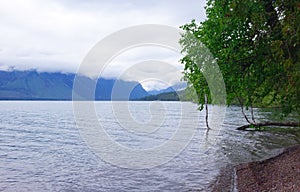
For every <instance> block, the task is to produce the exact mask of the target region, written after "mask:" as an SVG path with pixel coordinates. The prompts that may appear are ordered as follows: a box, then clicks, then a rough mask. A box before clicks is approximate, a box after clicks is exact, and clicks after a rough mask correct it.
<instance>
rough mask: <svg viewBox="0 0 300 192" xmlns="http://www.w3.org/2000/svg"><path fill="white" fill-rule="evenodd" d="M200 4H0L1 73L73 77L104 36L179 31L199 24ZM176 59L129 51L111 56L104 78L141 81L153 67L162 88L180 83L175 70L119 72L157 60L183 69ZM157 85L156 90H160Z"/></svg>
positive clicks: (57, 0)
mask: <svg viewBox="0 0 300 192" xmlns="http://www.w3.org/2000/svg"><path fill="white" fill-rule="evenodd" d="M204 5H205V0H189V1H181V0H175V1H174V0H153V1H140V0H130V1H122V0H112V1H96V0H86V1H84V0H43V1H39V0H1V1H0V70H13V69H16V70H29V69H36V70H38V71H48V72H54V71H55V72H57V71H59V72H73V73H74V72H76V70H77V68H78V66H79V65H80V63H81V61H82V60H83V58H84V57H85V55H86V54H87V53H88V51H89V50H90V49H91V48H92V47H93V46H94V45H95V44H96V43H97V42H98V41H99V40H101V39H102V38H104V37H105V36H107V35H109V34H111V33H113V32H115V31H118V30H120V29H123V28H126V27H130V26H133V25H139V24H163V25H170V26H174V27H179V26H181V25H183V24H185V23H187V22H189V21H191V20H192V19H197V20H198V21H200V20H204V18H205V16H204ZM179 59H180V55H179V54H178V53H170V52H168V50H157V48H139V49H133V50H129V51H128V53H124V54H122V55H120V56H119V57H118V58H116V59H115V60H114V61H113V62H112V64H111V65H110V66H109V67H108V69H107V70H106V71H105V73H104V74H103V75H104V77H107V78H116V77H120V78H123V79H124V80H136V81H142V80H141V79H142V77H141V76H144V77H145V76H147V74H148V73H150V74H152V75H153V69H154V68H155V70H156V72H157V73H156V77H154V79H155V78H157V79H158V78H160V77H161V76H162V74H164V77H170V79H169V80H166V82H167V84H168V83H170V84H176V83H178V82H179V81H180V74H178V72H176V73H175V72H174V71H172V70H170V68H168V67H166V66H167V65H156V66H153V65H151V62H150V64H149V63H148V65H145V63H144V65H143V67H138V68H137V69H134V70H131V72H130V73H131V75H129V74H126V75H121V74H122V72H124V71H126V70H128V69H129V68H130V67H131V68H133V67H132V66H134V65H136V64H137V63H140V62H143V61H147V60H160V61H162V62H166V63H170V65H169V66H171V65H172V66H174V67H175V68H176V69H178V70H182V67H183V66H181V65H180V64H179V63H178V60H179ZM152 64H153V63H152ZM171 68H172V67H171ZM178 70H177V71H178ZM133 71H134V72H133ZM132 73H134V75H132ZM164 79H166V78H164ZM146 84H148V89H154V88H155V81H153V83H152V84H151V83H149V82H148V83H145V82H144V85H145V86H146ZM156 84H157V87H156V88H157V89H160V88H162V87H163V86H160V85H159V83H157V81H156ZM146 87H147V86H146Z"/></svg>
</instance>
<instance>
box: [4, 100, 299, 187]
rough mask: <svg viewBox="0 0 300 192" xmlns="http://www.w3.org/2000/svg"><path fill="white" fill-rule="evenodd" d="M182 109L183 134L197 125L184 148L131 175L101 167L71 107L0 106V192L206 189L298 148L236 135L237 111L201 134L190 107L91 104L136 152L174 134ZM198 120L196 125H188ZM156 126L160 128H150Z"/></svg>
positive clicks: (281, 140)
mask: <svg viewBox="0 0 300 192" xmlns="http://www.w3.org/2000/svg"><path fill="white" fill-rule="evenodd" d="M124 104H128V103H126V102H119V103H118V104H117V106H121V105H124ZM182 106H183V107H185V109H186V110H187V109H188V111H185V112H186V113H187V114H189V118H191V119H190V120H188V121H187V122H190V124H188V123H185V124H184V126H185V127H186V130H188V128H189V127H195V126H196V129H195V131H194V132H193V137H192V138H191V140H190V142H188V143H186V145H187V146H186V147H185V148H184V149H183V150H180V153H178V154H177V155H176V157H175V158H173V159H171V160H170V161H168V162H165V163H162V164H160V165H158V166H155V167H152V168H144V169H134V168H123V167H122V166H121V167H119V166H118V165H113V164H111V163H110V162H107V161H104V160H102V159H101V157H100V156H101V155H100V156H99V154H97V152H95V151H93V150H92V149H91V147H90V146H89V142H87V141H86V138H85V137H83V136H82V132H81V131H80V130H79V128H77V126H76V123H75V118H74V113H73V107H72V102H50V101H47V102H46V101H44V102H40V101H38V102H37V101H2V102H0V108H1V111H0V191H194V190H199V191H207V190H209V185H210V183H211V182H212V181H213V180H214V179H215V177H216V176H217V175H218V173H219V171H220V169H221V168H222V167H224V166H226V165H227V164H231V163H234V164H235V163H242V162H249V161H254V160H260V159H264V158H268V157H270V156H272V155H274V154H277V153H278V152H280V151H281V149H282V147H286V146H290V145H293V144H296V143H297V142H299V132H295V133H285V132H280V131H277V132H273V133H270V132H250V131H248V132H243V131H236V130H235V128H236V127H237V126H239V125H243V124H245V123H246V122H245V121H244V119H243V118H242V116H241V113H240V109H239V108H238V107H230V108H227V109H226V117H225V121H224V122H223V126H222V127H221V129H220V131H218V129H214V128H213V129H212V130H210V131H209V132H208V134H207V135H206V126H205V122H204V115H205V113H204V112H198V111H197V110H196V109H197V106H196V105H194V104H191V103H180V102H160V107H151V103H150V102H129V107H128V110H129V111H130V113H128V111H125V112H124V113H123V112H122V111H120V110H119V112H121V113H119V114H117V113H116V111H113V110H112V104H111V102H96V103H95V111H96V113H97V115H98V116H97V117H98V119H99V122H101V123H102V126H103V128H104V129H105V131H106V133H107V134H108V135H110V137H111V138H112V139H113V140H114V141H115V142H116V143H119V144H120V145H123V146H126V147H127V148H132V149H137V150H143V149H150V148H152V147H153V146H162V145H164V143H165V142H166V141H168V140H169V139H170V138H171V137H172V135H174V133H175V132H176V131H177V130H178V126H177V125H179V124H180V118H181V117H182V113H180V110H179V109H180V108H182ZM162 109H165V110H162ZM178 111H179V112H178ZM162 112H163V113H162ZM116 114H117V115H116ZM128 114H130V116H131V118H133V119H134V120H135V121H136V122H137V124H135V125H134V126H136V127H128V126H130V125H131V124H130V123H129V124H126V122H127V121H128ZM161 114H163V115H164V118H163V119H162V121H161V119H160V118H161ZM255 114H256V116H257V117H258V118H260V119H264V118H267V117H268V115H269V114H270V112H268V111H259V110H256V111H255ZM151 117H152V118H158V119H160V120H159V121H157V122H154V123H153V124H152V125H153V126H154V127H152V128H153V130H150V131H148V130H146V131H145V130H143V128H144V127H145V126H143V124H144V123H147V122H148V123H149V122H151ZM197 117H199V122H198V121H195V118H197ZM184 118H186V117H184ZM214 119H215V120H213V121H217V120H216V119H218V117H217V116H216V115H215V117H214ZM178 120H179V121H178ZM82 121H83V122H84V121H86V123H87V125H88V124H89V121H90V120H89V118H88V117H87V118H86V119H81V122H82ZM124 122H125V125H124ZM195 122H198V123H197V124H195ZM155 123H159V126H158V127H157V128H156V127H155ZM138 125H141V126H138ZM124 127H125V128H126V129H124ZM131 128H132V130H134V131H132V130H130V129H131ZM147 128H149V127H147ZM145 129H146V128H145ZM143 131H144V132H143ZM297 135H298V136H297ZM176 142H177V143H179V144H180V142H186V141H185V140H180V139H177V140H176ZM105 150H107V151H104V152H109V151H111V150H112V148H110V147H109V146H108V147H107V149H105ZM118 153H119V151H114V152H113V154H118ZM117 156H118V155H116V156H115V158H116V157H117ZM130 159H134V158H133V157H130V156H128V162H130ZM125 160H126V159H125ZM130 163H131V165H134V164H135V162H130ZM136 163H137V164H138V163H139V162H136Z"/></svg>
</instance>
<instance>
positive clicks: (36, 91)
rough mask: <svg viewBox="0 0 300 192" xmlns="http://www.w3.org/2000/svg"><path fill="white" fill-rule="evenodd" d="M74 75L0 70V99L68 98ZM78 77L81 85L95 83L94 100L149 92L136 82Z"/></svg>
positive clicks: (69, 98)
mask: <svg viewBox="0 0 300 192" xmlns="http://www.w3.org/2000/svg"><path fill="white" fill-rule="evenodd" d="M74 77H75V74H63V73H47V72H41V73H39V72H37V71H9V72H7V71H0V99H2V100H6V99H14V100H19V99H20V100H71V99H72V91H73V84H74ZM77 77H78V76H77ZM78 78H79V79H80V83H82V85H80V86H82V87H84V86H91V85H95V84H96V85H95V88H96V89H95V96H94V98H92V99H96V100H137V99H139V98H142V97H146V96H148V95H149V94H148V93H147V91H146V90H145V89H144V88H143V87H142V86H141V84H139V83H137V82H127V81H122V80H113V79H103V78H100V79H98V81H97V82H95V81H94V80H92V79H90V78H88V77H84V76H80V77H78ZM83 90H85V89H83ZM77 91H78V93H77V94H78V95H79V96H81V98H83V99H85V98H91V97H85V95H84V94H85V93H81V92H80V89H78V90H77ZM91 93H94V92H91Z"/></svg>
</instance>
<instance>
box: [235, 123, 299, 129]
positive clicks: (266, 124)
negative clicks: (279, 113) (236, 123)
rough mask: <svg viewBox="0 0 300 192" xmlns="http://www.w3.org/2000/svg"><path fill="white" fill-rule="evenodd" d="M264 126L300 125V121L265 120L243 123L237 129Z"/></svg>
mask: <svg viewBox="0 0 300 192" xmlns="http://www.w3.org/2000/svg"><path fill="white" fill-rule="evenodd" d="M263 126H285V127H300V122H272V121H265V122H261V123H255V124H254V123H251V124H247V125H243V126H240V127H238V128H237V130H242V131H246V130H247V129H248V128H252V127H263Z"/></svg>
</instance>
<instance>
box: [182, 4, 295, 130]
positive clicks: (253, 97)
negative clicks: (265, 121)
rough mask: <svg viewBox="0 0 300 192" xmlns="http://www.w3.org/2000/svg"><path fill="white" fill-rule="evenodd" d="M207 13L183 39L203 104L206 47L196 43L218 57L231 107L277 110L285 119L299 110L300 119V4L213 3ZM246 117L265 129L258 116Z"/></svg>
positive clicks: (187, 63) (191, 80)
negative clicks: (202, 58) (259, 122)
mask: <svg viewBox="0 0 300 192" xmlns="http://www.w3.org/2000/svg"><path fill="white" fill-rule="evenodd" d="M205 9H206V14H207V20H205V21H204V22H201V23H200V24H197V23H196V22H195V21H194V20H193V21H192V22H191V23H188V24H186V25H184V26H182V27H181V28H182V29H183V30H184V31H185V32H184V34H183V35H182V39H181V41H180V43H181V45H182V46H183V50H182V51H183V53H185V54H186V56H185V57H183V58H182V60H181V62H182V63H183V64H184V65H185V70H184V75H185V79H186V80H188V82H189V83H190V84H191V85H193V87H194V88H195V89H196V92H197V95H198V96H199V104H201V106H203V102H204V101H203V99H201V98H203V95H205V94H209V88H208V85H207V83H206V80H205V78H204V76H203V74H202V72H203V71H202V70H203V69H201V68H202V66H200V67H199V64H198V63H199V58H200V59H201V57H203V56H201V48H202V46H201V45H199V43H195V40H192V39H197V40H198V41H199V42H201V43H202V44H203V45H204V46H205V47H207V48H208V49H209V50H210V52H211V54H212V55H213V57H214V58H215V59H216V61H217V63H218V65H219V67H220V70H221V72H222V75H223V78H224V82H225V85H226V92H227V104H232V103H233V102H235V101H238V102H239V103H240V105H241V107H242V109H243V106H245V107H246V108H248V107H250V109H252V106H253V105H256V106H277V107H280V108H281V109H282V112H283V114H285V115H287V114H289V113H291V112H295V113H297V114H298V117H300V102H299V101H300V61H299V58H300V2H299V1H298V0H255V1H254V0H244V1H239V0H217V1H215V0H208V2H207V5H206V8H205ZM191 35H192V36H193V38H191ZM199 53H200V54H199ZM244 115H245V114H244ZM245 118H246V119H247V121H248V122H249V124H252V125H259V124H258V123H256V122H255V119H254V117H253V118H252V120H249V119H248V118H247V116H246V115H245ZM299 120H300V118H299ZM295 124H296V125H299V123H295Z"/></svg>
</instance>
